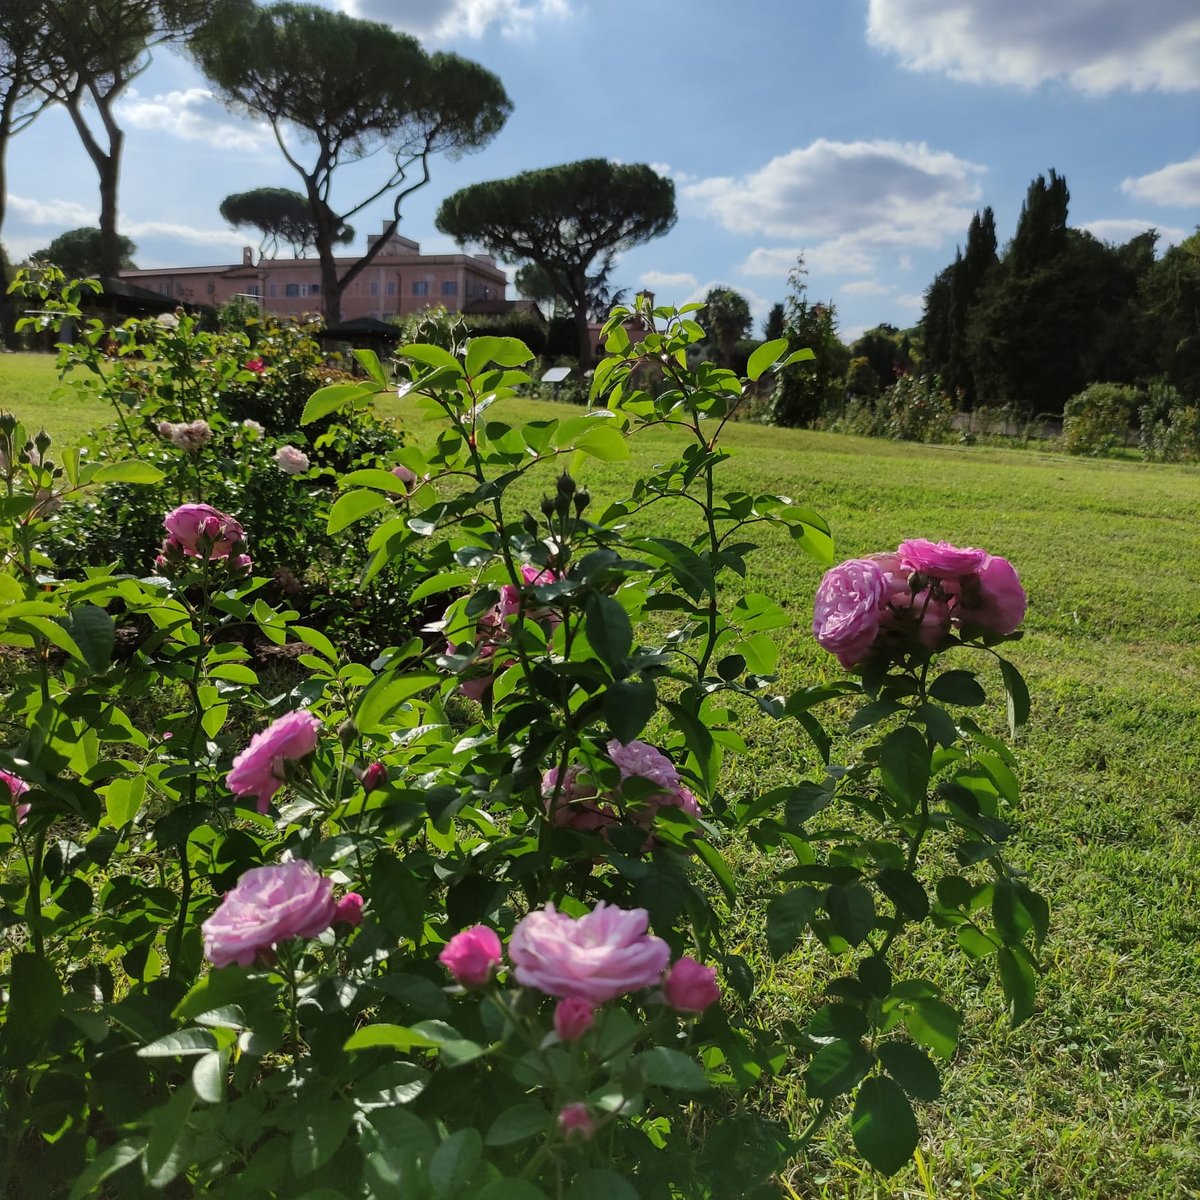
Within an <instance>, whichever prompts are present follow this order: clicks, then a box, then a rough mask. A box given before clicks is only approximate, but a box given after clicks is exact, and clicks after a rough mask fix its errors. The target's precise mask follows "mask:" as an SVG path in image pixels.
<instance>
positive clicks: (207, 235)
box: [121, 221, 246, 265]
mask: <svg viewBox="0 0 1200 1200" xmlns="http://www.w3.org/2000/svg"><path fill="white" fill-rule="evenodd" d="M121 232H122V233H123V234H126V235H127V236H129V237H131V238H134V239H135V240H136V239H137V238H170V239H171V240H172V241H176V242H187V243H188V244H189V245H192V246H226V247H238V246H244V245H245V244H246V235H245V234H244V233H238V232H237V231H236V230H234V229H197V228H196V227H195V226H193V225H177V224H174V223H172V222H170V221H123V222H122V223H121ZM169 265H174V264H169Z"/></svg>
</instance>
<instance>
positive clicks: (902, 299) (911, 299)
mask: <svg viewBox="0 0 1200 1200" xmlns="http://www.w3.org/2000/svg"><path fill="white" fill-rule="evenodd" d="M892 303H893V304H898V305H899V306H900V307H901V308H909V309H912V311H913V312H920V311H921V310H922V309H923V308H924V307H925V297H924V296H923V295H921V293H920V292H907V293H905V295H903V296H897V297H896V298H895V300H893V301H892Z"/></svg>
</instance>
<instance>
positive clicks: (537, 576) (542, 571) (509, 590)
mask: <svg viewBox="0 0 1200 1200" xmlns="http://www.w3.org/2000/svg"><path fill="white" fill-rule="evenodd" d="M557 580H558V575H557V574H556V573H555V572H554V571H551V570H550V569H549V568H548V567H535V566H532V565H531V564H529V563H522V564H521V583H522V586H523V587H535V586H536V585H537V584H539V583H554V582H556V581H557ZM520 610H521V588H519V587H517V586H516V584H512V583H506V584H504V586H503V587H501V589H500V600H499V603H498V604H497V605H496V607H495V609H494V610H493V611H494V612H495V614H496V619H497V621H512V620H513V619H514V618H515V617H516V615H517V613H518V612H520ZM525 615H526V616H527V617H529V618H531V619H532V620H534V621H543V620H548V621H550V622H551V623H552V624H553V625H557V624H558V622H559V617H558V614H557V613H555V612H553V611H551V610H549V609H545V608H542V609H536V608H529V607H526V609H525Z"/></svg>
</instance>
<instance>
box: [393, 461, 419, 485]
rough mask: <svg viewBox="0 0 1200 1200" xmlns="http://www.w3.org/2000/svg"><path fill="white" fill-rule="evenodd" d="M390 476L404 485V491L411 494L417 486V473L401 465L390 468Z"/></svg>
mask: <svg viewBox="0 0 1200 1200" xmlns="http://www.w3.org/2000/svg"><path fill="white" fill-rule="evenodd" d="M392 474H393V475H395V477H396V478H397V479H398V480H400V482H401V483H402V484H404V490H405V491H406V492H411V491H412V490H413V488H415V487H416V486H417V473H416V471H414V470H412V469H411V468H409V467H406V466H405V465H404V464H403V463H400V464H399V465H398V466H395V467H393V468H392Z"/></svg>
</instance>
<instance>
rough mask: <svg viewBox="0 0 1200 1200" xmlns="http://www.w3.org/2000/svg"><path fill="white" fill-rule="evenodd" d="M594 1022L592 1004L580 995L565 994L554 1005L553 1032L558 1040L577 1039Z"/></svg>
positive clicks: (568, 1040) (574, 1040)
mask: <svg viewBox="0 0 1200 1200" xmlns="http://www.w3.org/2000/svg"><path fill="white" fill-rule="evenodd" d="M595 1023H596V1014H595V1012H594V1011H593V1010H592V1006H591V1005H590V1004H589V1003H588V1002H587V1001H586V1000H584V999H583V998H582V997H580V996H566V997H564V998H563V999H562V1000H560V1001H559V1002H558V1003H557V1004H556V1005H555V1006H554V1032H555V1033H556V1034H557V1035H558V1040H559V1041H560V1042H576V1041H578V1040H579V1039H580V1038H581V1037H583V1035H584V1034H585V1033H587V1031H588V1030H589V1029H591V1027H592V1026H593V1025H595Z"/></svg>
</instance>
